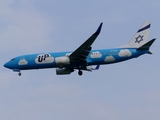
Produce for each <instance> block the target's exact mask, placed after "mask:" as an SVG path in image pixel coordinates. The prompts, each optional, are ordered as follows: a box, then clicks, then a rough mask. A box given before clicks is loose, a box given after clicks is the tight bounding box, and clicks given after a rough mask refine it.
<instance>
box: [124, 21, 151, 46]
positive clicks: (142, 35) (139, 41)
mask: <svg viewBox="0 0 160 120" xmlns="http://www.w3.org/2000/svg"><path fill="white" fill-rule="evenodd" d="M150 27H151V22H150V21H146V22H144V24H143V25H142V26H141V28H140V29H139V30H138V31H137V33H136V34H135V35H134V36H133V38H132V39H131V40H130V42H129V43H128V44H126V45H124V46H122V47H123V48H139V47H140V46H142V45H144V44H145V43H147V42H148V35H149V31H150Z"/></svg>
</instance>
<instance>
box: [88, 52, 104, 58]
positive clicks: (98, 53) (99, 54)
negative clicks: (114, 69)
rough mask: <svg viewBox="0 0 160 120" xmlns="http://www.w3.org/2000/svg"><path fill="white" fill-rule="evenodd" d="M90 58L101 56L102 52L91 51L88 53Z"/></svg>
mask: <svg viewBox="0 0 160 120" xmlns="http://www.w3.org/2000/svg"><path fill="white" fill-rule="evenodd" d="M90 57H91V58H101V57H102V54H101V53H100V52H98V51H97V52H92V54H91V55H90Z"/></svg>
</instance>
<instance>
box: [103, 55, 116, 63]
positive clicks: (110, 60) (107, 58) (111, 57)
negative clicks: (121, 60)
mask: <svg viewBox="0 0 160 120" xmlns="http://www.w3.org/2000/svg"><path fill="white" fill-rule="evenodd" d="M115 60H116V59H115V58H114V57H113V56H107V57H106V59H105V60H104V61H105V62H114V61H115Z"/></svg>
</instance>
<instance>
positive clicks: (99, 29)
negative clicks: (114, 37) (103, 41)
mask: <svg viewBox="0 0 160 120" xmlns="http://www.w3.org/2000/svg"><path fill="white" fill-rule="evenodd" d="M102 25H103V22H102V23H101V24H100V25H99V27H98V29H97V31H96V32H95V33H94V34H95V35H99V33H100V32H101V28H102Z"/></svg>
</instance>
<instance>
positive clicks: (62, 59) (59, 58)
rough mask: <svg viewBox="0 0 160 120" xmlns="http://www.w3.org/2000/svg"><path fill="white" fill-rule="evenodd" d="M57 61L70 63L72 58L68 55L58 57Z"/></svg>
mask: <svg viewBox="0 0 160 120" xmlns="http://www.w3.org/2000/svg"><path fill="white" fill-rule="evenodd" d="M55 63H56V64H57V65H68V64H70V59H69V57H68V56H62V57H56V58H55Z"/></svg>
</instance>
